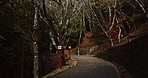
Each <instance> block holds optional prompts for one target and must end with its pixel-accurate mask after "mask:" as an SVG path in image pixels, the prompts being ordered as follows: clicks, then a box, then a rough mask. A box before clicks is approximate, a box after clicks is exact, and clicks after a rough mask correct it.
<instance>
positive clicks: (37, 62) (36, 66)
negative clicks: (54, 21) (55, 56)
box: [33, 1, 39, 78]
mask: <svg viewBox="0 0 148 78" xmlns="http://www.w3.org/2000/svg"><path fill="white" fill-rule="evenodd" d="M37 4H38V1H36V2H35V14H34V25H33V53H34V65H33V66H34V68H33V74H34V78H38V67H39V66H38V64H39V61H38V44H37V41H38V37H37V30H38V26H37V25H38V24H37V23H38V18H37V15H38V5H37Z"/></svg>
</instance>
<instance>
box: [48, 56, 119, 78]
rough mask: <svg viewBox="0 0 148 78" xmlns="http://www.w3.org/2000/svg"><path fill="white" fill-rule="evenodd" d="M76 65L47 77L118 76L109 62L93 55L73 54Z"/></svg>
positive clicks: (90, 77) (92, 77)
mask: <svg viewBox="0 0 148 78" xmlns="http://www.w3.org/2000/svg"><path fill="white" fill-rule="evenodd" d="M74 58H75V59H76V61H77V62H78V64H77V66H75V67H72V68H70V69H68V70H65V71H63V72H60V73H58V74H56V75H55V76H53V77H49V78H118V75H117V72H116V70H115V68H114V66H112V65H111V64H110V63H108V62H106V61H103V60H101V59H98V58H95V57H93V56H85V55H83V56H74Z"/></svg>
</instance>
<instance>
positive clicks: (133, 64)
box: [97, 34, 148, 78]
mask: <svg viewBox="0 0 148 78" xmlns="http://www.w3.org/2000/svg"><path fill="white" fill-rule="evenodd" d="M97 57H99V58H103V59H107V60H109V61H113V62H116V63H119V64H120V65H122V66H123V67H125V68H126V69H127V70H128V72H129V73H130V74H131V75H132V76H133V77H134V78H148V77H147V74H148V34H145V35H144V36H142V37H140V38H137V39H135V40H133V41H131V42H130V43H128V44H125V45H122V46H118V47H114V48H111V49H109V50H107V51H105V52H102V53H99V54H98V55H97Z"/></svg>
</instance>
